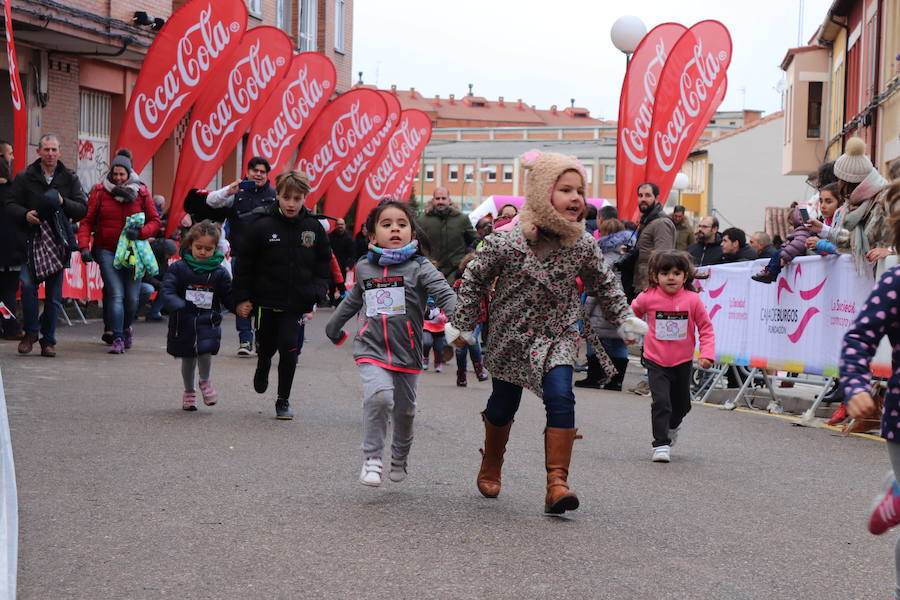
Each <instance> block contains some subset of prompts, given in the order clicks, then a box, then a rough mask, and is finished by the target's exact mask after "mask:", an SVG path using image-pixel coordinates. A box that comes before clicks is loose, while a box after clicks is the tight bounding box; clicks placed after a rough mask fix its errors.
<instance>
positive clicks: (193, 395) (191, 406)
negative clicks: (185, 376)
mask: <svg viewBox="0 0 900 600" xmlns="http://www.w3.org/2000/svg"><path fill="white" fill-rule="evenodd" d="M181 408H182V409H184V410H197V392H193V391H191V392H189V391H187V390H185V391H184V396H182V397H181Z"/></svg>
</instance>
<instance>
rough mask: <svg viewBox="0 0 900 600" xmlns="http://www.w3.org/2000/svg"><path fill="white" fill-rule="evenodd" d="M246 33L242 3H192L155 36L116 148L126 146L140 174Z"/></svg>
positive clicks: (197, 0) (228, 0)
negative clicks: (214, 72)
mask: <svg viewBox="0 0 900 600" xmlns="http://www.w3.org/2000/svg"><path fill="white" fill-rule="evenodd" d="M246 29H247V6H246V4H245V3H244V2H243V0H215V1H213V0H192V1H191V2H188V3H187V4H185V5H184V6H182V7H181V8H179V9H178V10H177V11H175V13H174V14H173V15H172V16H171V17H169V20H168V21H166V24H165V25H163V28H162V29H160V31H159V33H157V34H156V38H155V39H154V40H153V45H151V46H150V50H149V51H148V52H147V56H146V57H145V58H144V63H143V67H142V68H141V72H140V74H139V75H138V79H137V83H136V84H135V86H134V91H133V92H132V94H131V100H130V101H129V103H128V110H126V111H125V120H124V122H123V123H122V129H121V130H120V131H119V137H118V140H117V141H116V147H117V148H128V149H130V150H131V154H132V161H131V162H132V165H133V166H134V170H135V171H136V172H140V171H142V170H143V169H144V167H145V166H147V163H149V162H150V159H151V158H153V155H154V154H156V151H157V150H159V147H160V146H161V145H162V143H163V142H164V141H165V140H166V138H167V137H169V134H170V133H171V132H172V130H173V129H175V126H176V125H177V124H178V122H179V121H180V120H181V118H182V117H184V115H185V114H187V111H188V110H189V109H190V107H191V104H193V102H194V100H196V98H197V95H198V94H199V93H200V90H206V89H208V85H207V84H209V83H210V82H212V81H213V79H212V75H213V71H214V70H215V69H216V67H218V66H219V65H220V64H221V63H222V62H223V61H225V60H227V59H228V58H229V57H230V55H231V53H232V52H233V51H234V49H235V48H236V47H237V45H238V44H239V43H240V42H241V38H242V36H243V35H244V31H245V30H246Z"/></svg>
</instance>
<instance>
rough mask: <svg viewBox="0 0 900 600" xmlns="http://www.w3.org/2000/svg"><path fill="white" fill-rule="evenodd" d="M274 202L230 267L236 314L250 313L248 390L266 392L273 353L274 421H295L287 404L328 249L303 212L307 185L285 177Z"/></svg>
mask: <svg viewBox="0 0 900 600" xmlns="http://www.w3.org/2000/svg"><path fill="white" fill-rule="evenodd" d="M275 191H276V195H277V200H278V201H277V202H275V203H274V204H271V205H270V206H268V207H266V208H264V209H261V210H262V211H263V214H262V215H261V216H260V217H259V218H257V219H256V220H255V221H253V223H251V224H250V226H249V227H248V228H247V229H246V230H245V231H244V236H243V238H242V239H241V257H240V260H238V261H237V262H236V263H235V265H234V300H235V303H236V304H237V307H236V311H235V314H237V315H238V316H239V317H243V318H247V317H248V316H249V315H250V313H251V312H252V313H253V319H254V327H255V333H256V348H257V351H256V354H257V358H256V372H255V373H254V374H253V389H254V390H256V393H257V394H264V393H265V392H266V390H267V389H268V387H269V370H270V369H271V367H272V357H273V356H275V352H278V357H279V358H278V395H277V396H276V399H275V418H277V419H281V420H290V419H293V418H294V411H293V410H292V409H291V403H290V401H289V398H290V396H291V386H292V385H293V383H294V373H295V372H296V370H297V353H298V346H299V344H298V340H299V336H300V326H301V324H302V320H303V315H305V314H308V313H311V312H312V311H313V307H314V306H315V305H316V303H317V302H319V301H320V300H323V299H324V298H325V291H326V290H327V289H328V277H329V269H330V265H331V245H330V244H329V242H328V235H327V234H326V233H325V230H324V229H323V228H322V225H321V224H320V223H319V221H318V219H316V218H315V217H313V216H312V213H311V212H310V211H309V210H308V209H307V208H306V207H305V206H303V203H304V202H305V201H306V195H307V194H308V193H309V179H308V178H307V177H306V175H305V174H304V173H301V172H300V171H285V172H284V173H281V174H280V175H279V176H278V177H277V178H276V179H275Z"/></svg>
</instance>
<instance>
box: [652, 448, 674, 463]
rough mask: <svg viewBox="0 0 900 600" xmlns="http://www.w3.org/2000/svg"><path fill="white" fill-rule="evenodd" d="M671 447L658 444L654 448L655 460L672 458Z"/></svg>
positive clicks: (664, 460)
mask: <svg viewBox="0 0 900 600" xmlns="http://www.w3.org/2000/svg"><path fill="white" fill-rule="evenodd" d="M671 450H672V449H671V447H669V446H657V447H656V448H654V449H653V457H652V460H653V462H666V463H667V462H669V461H670V460H671V459H672V455H671Z"/></svg>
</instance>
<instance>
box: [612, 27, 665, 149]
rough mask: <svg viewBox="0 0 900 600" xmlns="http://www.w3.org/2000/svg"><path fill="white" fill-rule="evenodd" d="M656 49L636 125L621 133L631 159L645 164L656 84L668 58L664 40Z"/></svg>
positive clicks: (650, 63)
mask: <svg viewBox="0 0 900 600" xmlns="http://www.w3.org/2000/svg"><path fill="white" fill-rule="evenodd" d="M655 50H656V53H655V54H654V56H653V60H651V61H650V62H649V63H647V70H646V71H644V77H643V88H644V97H643V99H642V100H641V104H640V106H639V107H638V110H637V114H636V115H635V117H634V126H633V127H632V128H629V127H624V126H623V127H622V130H621V131H620V133H619V137H620V139H621V142H622V150H623V151H624V152H625V155H626V156H628V158H629V160H631V162H633V163H634V164H636V165H643V164H645V163H646V162H647V146H646V143H647V138H648V137H649V136H650V126H651V125H652V123H653V102H654V98H655V95H656V86H657V85H658V84H659V74H660V72H661V71H662V68H663V66H664V65H665V64H666V59H667V58H668V53H667V52H666V48H665V41H664V40H659V41H658V42H657V43H656V48H655Z"/></svg>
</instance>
